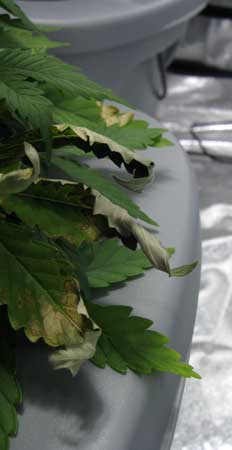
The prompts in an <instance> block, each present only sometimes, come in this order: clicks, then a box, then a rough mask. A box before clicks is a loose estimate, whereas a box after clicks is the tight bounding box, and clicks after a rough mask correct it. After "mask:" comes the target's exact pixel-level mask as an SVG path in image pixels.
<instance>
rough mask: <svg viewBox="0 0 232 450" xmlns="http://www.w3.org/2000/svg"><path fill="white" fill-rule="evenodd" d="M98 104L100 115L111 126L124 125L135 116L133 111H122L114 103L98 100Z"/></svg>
mask: <svg viewBox="0 0 232 450" xmlns="http://www.w3.org/2000/svg"><path fill="white" fill-rule="evenodd" d="M97 106H98V107H99V108H100V116H101V118H102V119H103V120H104V122H105V123H106V126H107V127H111V126H112V125H119V126H120V127H124V126H125V125H127V124H128V123H129V122H130V121H131V120H133V118H134V113H133V112H132V111H129V112H123V113H122V112H120V110H119V109H118V108H117V107H116V106H114V105H106V104H105V103H102V102H99V101H98V102H97Z"/></svg>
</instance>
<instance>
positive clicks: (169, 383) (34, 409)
mask: <svg viewBox="0 0 232 450" xmlns="http://www.w3.org/2000/svg"><path fill="white" fill-rule="evenodd" d="M139 117H142V118H143V117H146V118H148V117H147V116H145V115H144V114H139ZM148 119H149V121H150V123H151V125H154V121H153V120H152V119H150V118H148ZM144 156H146V157H149V158H152V159H154V162H155V163H156V182H155V184H154V185H152V186H150V187H149V188H147V189H146V191H145V192H144V193H142V194H140V195H135V196H134V197H135V198H136V201H137V202H138V203H139V204H140V205H141V206H143V209H144V210H145V211H146V212H147V213H148V214H150V215H151V216H152V217H154V218H155V219H156V220H157V221H158V222H159V224H160V230H161V232H160V238H161V239H162V241H163V242H164V243H165V245H167V246H175V247H176V248H177V252H176V255H175V256H174V257H173V265H181V264H185V263H189V262H191V261H193V260H195V259H197V258H199V223H198V222H199V221H198V197H197V193H196V186H195V179H194V177H193V174H192V172H191V170H190V167H189V164H188V161H187V159H186V156H185V155H184V153H183V151H182V150H181V149H180V147H179V146H178V145H176V146H175V147H169V148H163V149H156V150H155V149H149V150H147V151H146V152H144ZM101 164H102V162H101ZM198 288H199V270H196V271H195V272H194V273H193V274H191V275H190V276H188V277H186V278H183V279H180V278H179V279H169V278H168V277H167V276H166V275H165V274H163V273H160V272H158V271H155V270H152V271H148V272H147V273H146V274H145V276H143V277H141V278H140V279H137V280H134V281H130V282H129V283H125V284H124V285H123V286H121V288H120V289H115V290H112V291H111V292H109V293H107V294H105V295H104V297H103V298H102V301H103V302H104V303H114V304H122V303H124V304H129V305H132V306H133V307H134V311H135V313H136V314H140V315H143V316H144V317H149V318H151V319H153V320H154V326H155V329H156V330H158V331H161V332H163V333H165V334H167V335H168V336H169V337H170V339H171V345H172V346H173V347H174V348H175V349H176V350H178V351H180V352H181V353H182V354H183V355H184V357H185V358H187V355H188V353H189V347H190V343H191V339H192V330H193V326H194V320H195V313H196V306H197V297H198ZM18 345H19V352H18V353H19V361H18V365H19V378H20V381H21V383H22V385H23V391H24V405H23V411H22V414H21V416H20V419H19V421H20V427H19V433H18V436H17V438H16V439H13V440H12V441H11V450H22V449H23V450H32V449H34V450H74V449H75V450H141V449H143V450H160V449H161V448H162V449H165V450H167V449H168V448H169V445H170V442H171V439H172V435H173V431H174V428H175V421H176V416H177V412H178V409H179V401H180V397H181V396H180V391H181V383H180V378H178V377H177V376H174V375H169V374H161V375H157V374H154V375H152V376H149V377H143V376H138V375H135V374H134V373H132V372H129V373H128V374H127V375H126V376H121V375H118V374H117V373H114V372H113V371H112V370H111V369H110V368H107V369H105V370H101V369H98V368H96V367H94V366H93V365H91V363H87V364H86V365H85V366H84V367H83V368H82V369H81V371H80V373H79V375H78V376H76V377H75V378H72V377H71V375H70V374H69V373H68V372H66V371H57V372H54V371H52V369H51V368H50V367H49V364H48V362H47V350H46V348H45V347H44V346H43V345H37V346H34V345H32V344H29V343H27V342H26V340H24V339H22V341H20V342H19V344H18ZM196 369H197V367H196ZM197 382H198V381H196V380H192V381H191V383H197ZM178 392H179V394H178ZM177 396H178V399H177Z"/></svg>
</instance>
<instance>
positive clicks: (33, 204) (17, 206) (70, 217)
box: [0, 182, 101, 244]
mask: <svg viewBox="0 0 232 450" xmlns="http://www.w3.org/2000/svg"><path fill="white" fill-rule="evenodd" d="M0 188H1V184H0ZM93 201H94V198H93V197H92V196H91V194H90V193H88V192H86V191H85V190H84V189H83V188H82V187H81V186H78V185H65V186H62V185H61V183H49V182H39V183H37V184H35V185H33V186H31V187H30V188H29V189H27V191H24V192H22V193H19V194H16V195H11V196H8V197H6V198H5V199H4V201H3V202H2V206H3V208H5V210H7V211H12V212H14V213H15V214H16V215H17V216H18V217H19V218H20V219H21V220H22V221H23V222H24V223H25V224H27V225H28V226H30V227H36V226H38V227H39V228H40V229H42V230H43V231H44V232H45V233H46V234H47V235H48V236H49V237H59V236H63V237H65V238H66V239H68V240H69V241H70V242H73V243H75V244H80V243H81V242H82V241H83V240H87V241H88V240H95V239H97V238H99V237H100V235H101V232H100V230H99V228H98V227H97V221H96V220H95V218H94V217H93V215H92V206H91V202H92V204H93Z"/></svg>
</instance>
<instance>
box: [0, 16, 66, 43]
mask: <svg viewBox="0 0 232 450" xmlns="http://www.w3.org/2000/svg"><path fill="white" fill-rule="evenodd" d="M0 26H1V17H0ZM65 46H67V44H65V43H62V42H55V41H51V40H50V39H48V38H47V36H45V35H42V34H41V35H39V34H37V35H33V34H32V32H31V31H29V30H23V29H20V28H18V27H15V26H14V21H11V22H10V21H9V26H7V27H4V28H0V47H1V48H8V49H10V48H22V49H23V48H33V49H35V50H45V49H49V48H56V47H65Z"/></svg>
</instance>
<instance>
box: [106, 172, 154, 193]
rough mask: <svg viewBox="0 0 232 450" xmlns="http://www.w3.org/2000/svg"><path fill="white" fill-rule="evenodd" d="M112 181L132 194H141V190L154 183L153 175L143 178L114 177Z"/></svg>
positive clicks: (151, 173)
mask: <svg viewBox="0 0 232 450" xmlns="http://www.w3.org/2000/svg"><path fill="white" fill-rule="evenodd" d="M114 179H115V180H116V181H117V182H118V183H119V184H120V185H121V186H123V187H125V188H127V189H129V190H130V191H133V192H142V191H143V189H144V188H145V187H146V186H147V185H149V184H151V183H152V182H153V181H154V173H153V172H152V171H151V172H150V175H148V176H147V177H143V178H129V179H128V178H121V177H117V176H114Z"/></svg>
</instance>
